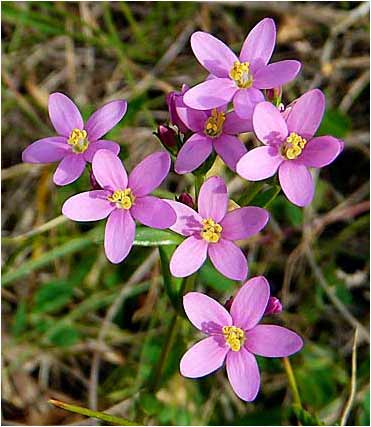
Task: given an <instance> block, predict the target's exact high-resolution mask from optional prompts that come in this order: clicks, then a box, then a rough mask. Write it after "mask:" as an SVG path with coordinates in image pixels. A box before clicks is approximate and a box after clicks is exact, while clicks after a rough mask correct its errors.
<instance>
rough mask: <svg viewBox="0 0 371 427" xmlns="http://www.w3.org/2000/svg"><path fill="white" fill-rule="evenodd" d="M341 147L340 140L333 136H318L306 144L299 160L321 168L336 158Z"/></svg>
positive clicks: (311, 166) (307, 164) (309, 165)
mask: <svg viewBox="0 0 371 427" xmlns="http://www.w3.org/2000/svg"><path fill="white" fill-rule="evenodd" d="M342 147H343V144H342V141H339V140H338V139H336V138H334V137H333V136H318V137H317V138H313V139H311V140H310V141H309V142H308V143H307V144H306V146H305V148H304V150H303V152H302V154H301V155H300V161H301V162H303V163H304V165H305V166H307V167H310V168H322V167H323V166H327V165H329V164H330V163H332V162H333V161H334V160H335V159H336V157H337V156H338V155H339V154H340V153H341V151H342Z"/></svg>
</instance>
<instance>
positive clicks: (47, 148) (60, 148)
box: [22, 136, 71, 163]
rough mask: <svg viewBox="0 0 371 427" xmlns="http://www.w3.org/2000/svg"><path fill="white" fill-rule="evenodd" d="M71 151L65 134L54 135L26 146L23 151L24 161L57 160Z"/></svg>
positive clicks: (47, 161) (46, 161)
mask: <svg viewBox="0 0 371 427" xmlns="http://www.w3.org/2000/svg"><path fill="white" fill-rule="evenodd" d="M70 152H71V147H70V146H69V145H68V144H67V141H66V138H64V137H63V136H52V137H49V138H43V139H39V140H37V141H35V142H33V143H32V144H31V145H29V146H28V147H26V148H25V150H23V152H22V161H23V162H27V163H53V162H57V161H59V160H61V159H63V157H65V156H66V155H68V154H69V153H70Z"/></svg>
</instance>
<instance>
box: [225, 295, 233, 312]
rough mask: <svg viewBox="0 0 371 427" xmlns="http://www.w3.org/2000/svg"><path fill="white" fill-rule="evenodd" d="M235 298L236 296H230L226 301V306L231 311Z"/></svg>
mask: <svg viewBox="0 0 371 427" xmlns="http://www.w3.org/2000/svg"><path fill="white" fill-rule="evenodd" d="M233 299H234V297H230V298H229V300H228V301H226V302H225V304H224V307H225V309H226V310H228V311H230V309H231V307H232V302H233Z"/></svg>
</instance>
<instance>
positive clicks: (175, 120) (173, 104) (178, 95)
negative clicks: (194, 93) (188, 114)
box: [166, 85, 189, 133]
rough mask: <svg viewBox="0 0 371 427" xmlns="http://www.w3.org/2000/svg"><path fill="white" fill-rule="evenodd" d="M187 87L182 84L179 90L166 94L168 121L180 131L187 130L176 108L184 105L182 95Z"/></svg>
mask: <svg viewBox="0 0 371 427" xmlns="http://www.w3.org/2000/svg"><path fill="white" fill-rule="evenodd" d="M188 89H189V88H188V86H187V85H183V86H182V91H181V92H177V91H173V92H170V93H168V94H167V95H166V102H167V106H168V108H169V116H170V123H171V124H172V125H174V126H176V127H177V128H178V129H179V130H180V132H182V133H186V132H188V127H187V125H186V124H185V123H183V121H182V119H181V118H180V117H179V115H178V113H177V108H178V107H183V106H184V102H183V95H184V93H185V92H186V91H187V90H188Z"/></svg>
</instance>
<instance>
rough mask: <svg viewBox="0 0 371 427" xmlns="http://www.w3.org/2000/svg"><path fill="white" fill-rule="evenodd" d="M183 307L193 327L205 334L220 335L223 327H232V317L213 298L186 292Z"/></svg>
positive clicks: (198, 293)
mask: <svg viewBox="0 0 371 427" xmlns="http://www.w3.org/2000/svg"><path fill="white" fill-rule="evenodd" d="M183 307H184V311H185V312H186V314H187V316H188V319H189V320H190V321H191V322H192V323H193V325H194V326H196V328H198V329H199V330H200V331H203V332H204V333H206V334H217V333H219V334H222V330H221V328H222V327H223V326H232V317H231V315H230V314H229V313H228V311H227V310H226V309H225V308H224V307H223V306H222V305H221V304H219V303H218V302H217V301H215V300H214V299H213V298H210V297H209V296H207V295H205V294H202V293H200V292H188V293H187V294H186V295H185V296H184V297H183ZM223 340H224V338H223Z"/></svg>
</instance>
